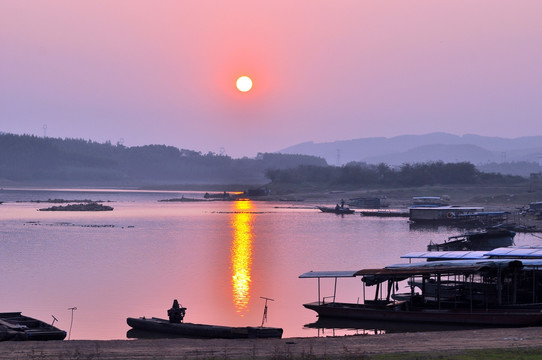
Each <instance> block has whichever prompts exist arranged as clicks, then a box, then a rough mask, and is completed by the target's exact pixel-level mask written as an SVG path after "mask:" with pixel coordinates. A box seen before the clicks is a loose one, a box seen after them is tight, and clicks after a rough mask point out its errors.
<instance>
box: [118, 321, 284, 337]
mask: <svg viewBox="0 0 542 360" xmlns="http://www.w3.org/2000/svg"><path fill="white" fill-rule="evenodd" d="M126 322H127V323H128V325H129V326H130V327H132V328H133V329H136V330H143V331H147V332H158V333H164V334H172V335H176V336H182V337H194V338H222V339H242V338H250V339H252V338H281V337H282V331H283V330H282V329H281V328H274V327H259V326H258V327H256V326H255V327H252V326H246V327H232V326H220V325H206V324H192V323H184V322H181V323H172V322H170V321H169V320H165V319H159V318H155V317H153V318H145V317H140V318H130V317H129V318H127V319H126Z"/></svg>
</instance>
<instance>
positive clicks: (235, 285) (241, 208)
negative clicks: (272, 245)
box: [230, 200, 253, 313]
mask: <svg viewBox="0 0 542 360" xmlns="http://www.w3.org/2000/svg"><path fill="white" fill-rule="evenodd" d="M234 204H235V205H234V207H235V211H233V213H232V220H231V223H232V228H233V239H232V246H231V250H230V254H231V270H232V290H233V303H234V305H235V307H236V309H237V312H238V313H241V312H242V311H243V310H246V309H247V307H248V302H249V300H250V285H251V269H252V238H253V233H252V223H253V215H252V213H251V212H250V210H251V209H252V202H251V201H250V200H241V201H234Z"/></svg>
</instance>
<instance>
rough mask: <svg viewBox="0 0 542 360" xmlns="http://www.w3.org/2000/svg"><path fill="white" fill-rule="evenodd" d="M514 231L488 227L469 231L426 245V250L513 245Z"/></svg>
mask: <svg viewBox="0 0 542 360" xmlns="http://www.w3.org/2000/svg"><path fill="white" fill-rule="evenodd" d="M514 236H516V233H515V232H514V231H511V230H507V229H488V230H485V231H479V232H470V233H466V234H463V235H457V236H450V237H449V238H448V240H447V241H445V242H443V243H440V244H435V243H433V242H430V243H429V245H427V250H428V251H462V250H474V251H477V250H493V249H495V248H499V247H507V246H512V245H514Z"/></svg>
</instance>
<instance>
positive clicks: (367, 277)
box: [300, 258, 542, 326]
mask: <svg viewBox="0 0 542 360" xmlns="http://www.w3.org/2000/svg"><path fill="white" fill-rule="evenodd" d="M357 276H361V277H362V283H363V294H364V299H363V303H344V302H336V301H335V292H336V285H337V279H338V278H344V277H357ZM300 278H317V279H318V289H319V291H318V301H317V302H312V303H307V304H303V306H304V307H306V308H307V309H310V310H314V311H316V313H317V314H318V316H319V317H320V318H327V317H329V318H345V319H359V320H376V321H382V320H385V321H402V322H427V323H458V324H469V325H486V326H535V325H542V303H541V302H540V301H541V300H542V283H541V282H540V281H538V280H537V279H542V259H521V260H517V259H504V258H502V259H476V260H453V261H431V262H425V263H412V264H398V265H391V266H388V267H385V268H381V269H362V270H358V271H324V272H308V273H305V274H302V275H300ZM321 278H334V279H335V291H334V294H333V296H329V297H324V298H320V279H321ZM400 283H402V284H404V283H407V288H408V289H409V291H408V292H407V293H402V294H396V293H395V289H396V288H398V287H399V284H400ZM385 284H387V286H385ZM375 285H376V291H375V297H374V299H365V287H366V286H375ZM385 288H387V291H385V290H384V289H385ZM320 299H322V300H320Z"/></svg>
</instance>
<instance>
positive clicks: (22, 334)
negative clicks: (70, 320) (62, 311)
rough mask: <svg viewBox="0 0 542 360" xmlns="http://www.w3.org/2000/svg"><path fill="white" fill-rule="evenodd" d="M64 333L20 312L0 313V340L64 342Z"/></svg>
mask: <svg viewBox="0 0 542 360" xmlns="http://www.w3.org/2000/svg"><path fill="white" fill-rule="evenodd" d="M65 338H66V332H65V331H64V330H60V329H58V328H56V327H54V326H53V325H50V324H47V323H45V322H43V321H41V320H37V319H34V318H31V317H28V316H25V315H22V314H21V313H20V312H9V313H0V340H39V341H44V340H64V339H65Z"/></svg>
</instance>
